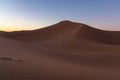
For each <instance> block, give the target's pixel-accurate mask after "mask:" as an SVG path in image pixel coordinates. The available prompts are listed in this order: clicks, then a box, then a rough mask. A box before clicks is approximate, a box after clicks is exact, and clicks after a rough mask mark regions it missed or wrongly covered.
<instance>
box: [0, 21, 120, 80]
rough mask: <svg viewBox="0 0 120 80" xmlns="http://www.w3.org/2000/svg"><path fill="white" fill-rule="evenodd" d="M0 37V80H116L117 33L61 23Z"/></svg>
mask: <svg viewBox="0 0 120 80" xmlns="http://www.w3.org/2000/svg"><path fill="white" fill-rule="evenodd" d="M0 36H1V37H0V80H120V53H119V52H120V37H119V36H120V32H119V31H103V30H99V29H96V28H92V27H90V26H88V25H85V24H82V23H75V22H71V21H62V22H60V23H57V24H55V25H51V26H49V27H46V28H42V29H39V30H33V31H17V32H0Z"/></svg>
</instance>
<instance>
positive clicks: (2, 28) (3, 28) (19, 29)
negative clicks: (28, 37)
mask: <svg viewBox="0 0 120 80" xmlns="http://www.w3.org/2000/svg"><path fill="white" fill-rule="evenodd" d="M34 29H35V28H29V27H2V26H0V31H6V32H11V31H21V30H34Z"/></svg>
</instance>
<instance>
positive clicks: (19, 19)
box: [0, 0, 120, 31]
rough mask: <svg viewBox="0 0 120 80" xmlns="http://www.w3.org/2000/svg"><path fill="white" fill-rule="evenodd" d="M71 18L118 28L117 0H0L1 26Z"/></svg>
mask: <svg viewBox="0 0 120 80" xmlns="http://www.w3.org/2000/svg"><path fill="white" fill-rule="evenodd" d="M62 20H72V21H75V22H81V23H85V24H88V25H91V26H93V27H96V28H100V29H107V30H120V0H0V30H6V31H11V30H24V29H37V28H41V27H45V26H48V25H51V24H54V23H57V22H59V21H62Z"/></svg>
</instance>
